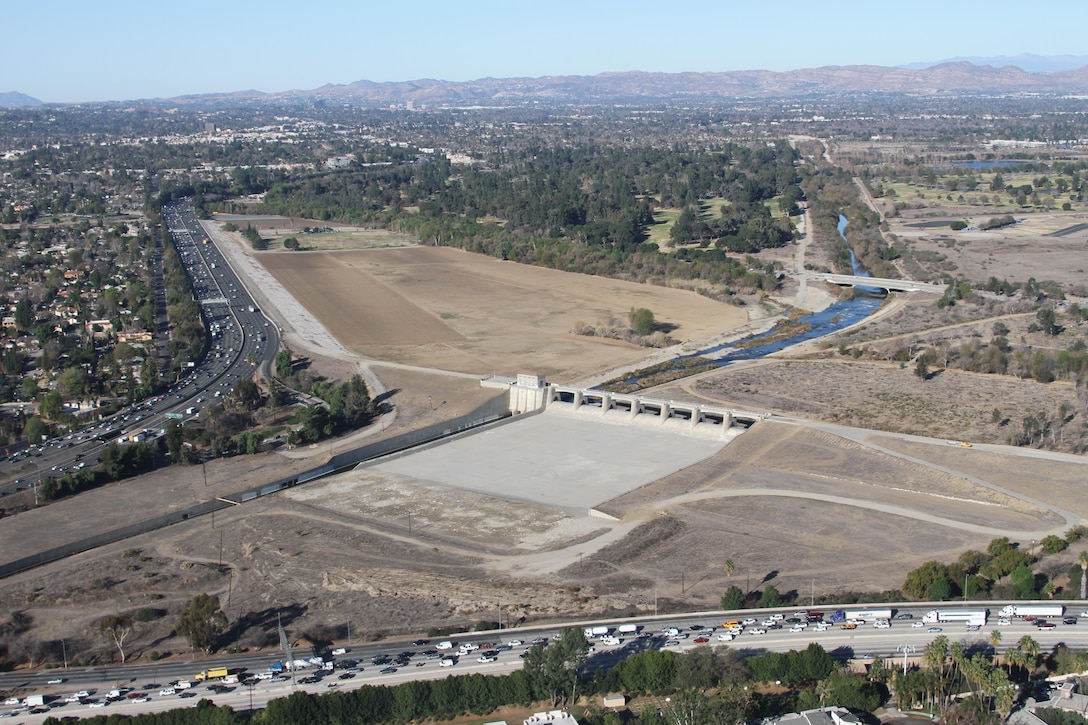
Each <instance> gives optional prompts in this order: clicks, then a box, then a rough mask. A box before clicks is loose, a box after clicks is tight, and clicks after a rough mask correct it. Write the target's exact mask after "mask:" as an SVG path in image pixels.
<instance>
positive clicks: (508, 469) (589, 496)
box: [374, 410, 731, 512]
mask: <svg viewBox="0 0 1088 725" xmlns="http://www.w3.org/2000/svg"><path fill="white" fill-rule="evenodd" d="M729 440H731V437H728V436H727V437H719V438H713V439H712V438H707V437H703V436H698V435H691V434H689V433H687V432H685V431H684V430H683V429H682V427H681V426H680V425H676V426H670V425H661V426H645V425H633V424H629V423H624V422H620V421H618V422H610V421H609V420H608V419H607V417H602V416H600V415H599V414H598V415H597V416H594V417H592V418H591V417H590V416H588V415H585V416H580V415H571V414H567V413H560V412H553V411H550V410H549V411H546V412H544V413H542V414H540V415H536V416H532V417H528V418H526V419H524V420H520V421H516V422H514V423H510V424H508V425H502V426H497V427H493V428H490V429H488V430H486V431H482V432H480V433H477V434H474V435H470V436H466V437H463V438H459V439H456V440H453V441H450V442H449V443H445V444H443V445H439V446H435V447H434V448H430V449H428V450H424V451H420V452H418V453H413V454H411V455H408V456H405V457H403V458H398V459H396V460H392V461H389V462H386V463H381V464H378V465H377V466H374V468H376V469H377V470H380V471H383V472H386V473H394V474H398V475H402V476H407V477H410V478H414V479H417V480H421V481H426V482H429V483H436V484H439V485H443V486H448V487H451V488H456V489H463V490H467V491H474V492H477V493H483V494H487V495H490V496H497V497H501V498H506V499H513V500H517V501H531V502H533V503H542V504H546V505H549V506H558V507H561V508H564V509H576V510H581V511H582V512H584V511H585V510H587V509H590V508H592V507H593V506H595V505H597V504H599V503H602V502H604V501H608V500H609V499H612V498H614V497H616V496H619V495H620V494H622V493H625V492H627V491H632V490H634V489H636V488H638V487H640V486H643V485H645V484H647V483H650V482H652V481H656V480H657V479H659V478H663V477H665V476H668V475H670V474H672V473H674V472H675V471H678V470H680V469H682V468H685V467H687V466H690V465H692V464H693V463H697V462H698V461H701V460H703V459H705V458H708V457H709V456H712V455H713V454H715V453H717V452H718V451H720V450H721V449H722V448H723V447H724V446H725V445H726V443H727V442H728V441H729Z"/></svg>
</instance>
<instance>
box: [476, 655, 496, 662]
mask: <svg viewBox="0 0 1088 725" xmlns="http://www.w3.org/2000/svg"><path fill="white" fill-rule="evenodd" d="M476 661H477V662H482V663H484V664H486V663H488V662H498V661H499V658H498V657H496V656H495V655H481V656H479V657H477V658H476Z"/></svg>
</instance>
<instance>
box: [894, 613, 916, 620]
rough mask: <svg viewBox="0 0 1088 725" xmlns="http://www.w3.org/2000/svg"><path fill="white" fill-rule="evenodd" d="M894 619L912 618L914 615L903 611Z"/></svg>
mask: <svg viewBox="0 0 1088 725" xmlns="http://www.w3.org/2000/svg"><path fill="white" fill-rule="evenodd" d="M896 619H914V615H913V614H911V613H910V612H903V613H902V614H900V615H899V616H897V617H896Z"/></svg>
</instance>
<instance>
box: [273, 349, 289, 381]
mask: <svg viewBox="0 0 1088 725" xmlns="http://www.w3.org/2000/svg"><path fill="white" fill-rule="evenodd" d="M290 374H291V351H290V350H288V349H287V348H284V349H283V350H280V351H279V352H277V353H276V377H279V378H286V377H288V376H289V375H290Z"/></svg>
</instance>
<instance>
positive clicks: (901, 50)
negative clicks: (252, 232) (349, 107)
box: [3, 0, 1088, 103]
mask: <svg viewBox="0 0 1088 725" xmlns="http://www.w3.org/2000/svg"><path fill="white" fill-rule="evenodd" d="M56 5H57V6H59V7H54V8H52V9H51V10H50V12H48V13H46V11H45V10H44V9H43V6H41V5H40V4H38V3H33V2H30V0H15V1H14V2H13V3H11V4H10V6H9V7H7V8H6V13H5V15H6V20H7V27H8V28H9V29H11V30H13V31H14V30H16V29H18V31H19V32H9V34H7V37H5V41H6V46H7V52H6V53H5V63H4V66H5V67H4V73H3V77H4V81H3V82H4V84H5V85H6V86H8V88H7V90H9V91H13V92H19V93H22V94H26V95H28V96H31V97H33V98H35V99H39V100H41V101H43V102H45V103H83V102H104V101H124V100H136V99H151V98H171V97H176V96H184V95H198V94H210V93H231V92H237V91H246V90H251V89H252V90H258V91H264V92H272V93H275V92H284V91H290V90H312V89H316V88H319V87H321V86H324V85H326V84H349V83H353V82H355V81H361V80H365V81H372V82H376V83H382V82H390V81H411V80H422V79H436V80H442V81H453V82H458V81H471V80H481V79H486V78H540V77H546V76H593V75H597V74H600V73H623V72H628V71H644V72H648V73H680V72H694V73H718V72H728V71H743V70H770V71H789V70H798V69H803V68H822V67H826V66H848V65H874V66H888V67H908V66H918V65H932V64H933V63H936V62H940V61H933V62H932V63H923V62H919V59H925V58H986V57H995V56H996V57H1003V56H1002V55H1001V54H1002V53H1004V54H1015V53H1020V54H1021V55H1025V54H1026V55H1033V54H1034V55H1040V56H1047V57H1052V56H1059V55H1063V54H1064V55H1072V56H1079V53H1080V52H1082V51H1083V42H1082V39H1081V38H1080V37H1079V36H1080V27H1081V26H1082V23H1079V22H1073V21H1075V20H1077V19H1080V20H1088V11H1085V9H1084V6H1083V5H1082V4H1081V3H1073V2H1071V1H1067V0H1059V1H1058V2H1056V3H1054V4H1052V5H1051V6H1050V7H1048V12H1047V13H1046V14H1033V13H1023V12H1021V11H1020V10H1018V9H1016V8H1014V7H1012V6H1009V7H1008V11H1007V12H1002V8H1001V7H1000V5H1001V4H1000V3H999V4H998V6H996V7H995V5H994V3H987V4H986V5H982V4H981V3H977V4H976V3H967V4H964V5H949V4H947V3H938V2H936V1H935V0H920V1H919V2H917V3H915V4H914V5H912V6H911V8H910V9H909V11H905V12H902V13H897V14H896V15H895V16H894V17H892V16H890V15H887V16H881V15H879V14H878V15H876V16H874V6H872V5H871V4H869V3H865V4H862V3H861V2H860V1H859V0H842V1H840V2H837V3H834V7H832V8H830V9H829V8H828V7H826V6H816V5H809V4H802V3H799V2H793V1H792V0H787V2H786V3H782V4H778V5H775V6H773V7H772V6H767V5H762V6H749V5H735V4H728V6H726V5H725V4H723V5H722V6H702V5H701V4H696V3H690V2H689V3H681V4H680V5H679V6H673V7H670V9H669V12H668V13H667V14H664V15H663V9H662V8H663V6H661V5H660V4H659V3H649V2H645V1H644V0H636V1H635V2H627V3H623V4H621V3H619V2H617V1H616V0H603V1H602V2H599V3H592V4H585V3H574V2H571V1H570V0H558V2H556V3H552V4H551V5H549V7H548V12H547V13H542V12H541V11H540V9H539V8H537V7H531V6H526V7H524V8H523V7H520V6H517V5H509V4H506V3H502V4H500V3H498V2H493V1H492V0H484V1H481V2H469V3H461V4H456V5H450V4H447V3H438V2H434V1H433V0H425V1H424V2H422V4H421V5H420V6H419V7H417V8H414V10H413V12H412V13H411V14H410V15H406V14H404V13H402V12H400V11H399V10H398V9H397V8H395V7H393V6H389V5H381V4H378V5H375V4H356V3H348V2H344V1H343V0H318V1H317V2H316V3H311V4H309V5H308V6H307V12H306V14H305V15H300V14H299V10H298V6H297V5H295V4H288V3H286V2H283V1H282V0H270V2H266V3H261V4H259V5H258V4H257V3H253V2H249V1H248V0H246V1H243V2H240V3H228V4H222V3H211V2H208V0H194V1H193V2H191V3H188V4H186V5H185V7H184V8H180V7H178V6H171V5H162V6H159V5H155V4H152V5H147V4H145V3H136V2H134V1H133V0H105V1H104V2H101V3H96V4H93V5H88V4H85V3H77V2H72V1H69V0H62V1H61V2H59V3H57V4H56ZM1011 18H1015V22H1010V19H1011ZM1056 19H1064V20H1060V21H1059V20H1056ZM892 25H894V33H893V32H892V29H893V28H892ZM34 28H41V29H42V30H41V31H40V32H32V31H33V29H34ZM527 29H528V30H527ZM965 29H966V32H965ZM43 34H45V35H47V37H48V41H49V42H48V43H47V44H43ZM1025 70H1028V69H1025Z"/></svg>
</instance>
